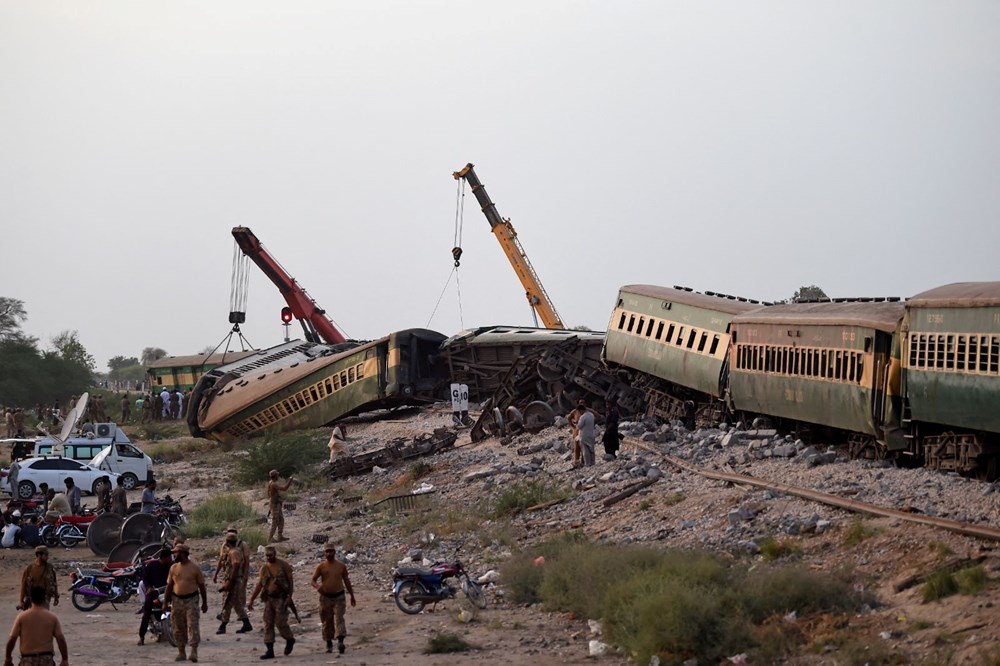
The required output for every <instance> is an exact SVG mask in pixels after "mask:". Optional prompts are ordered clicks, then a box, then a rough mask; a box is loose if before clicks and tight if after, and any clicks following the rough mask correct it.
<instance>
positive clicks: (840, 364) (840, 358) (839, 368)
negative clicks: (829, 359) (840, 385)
mask: <svg viewBox="0 0 1000 666" xmlns="http://www.w3.org/2000/svg"><path fill="white" fill-rule="evenodd" d="M843 372H844V352H842V351H837V360H836V365H835V369H834V371H833V378H834V379H837V380H842V379H844V375H843V374H842V373H843Z"/></svg>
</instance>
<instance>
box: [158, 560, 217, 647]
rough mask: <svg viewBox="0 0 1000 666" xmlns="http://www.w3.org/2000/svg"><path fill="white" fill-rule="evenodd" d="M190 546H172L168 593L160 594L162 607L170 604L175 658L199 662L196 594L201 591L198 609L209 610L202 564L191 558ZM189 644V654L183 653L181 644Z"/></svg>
mask: <svg viewBox="0 0 1000 666" xmlns="http://www.w3.org/2000/svg"><path fill="white" fill-rule="evenodd" d="M190 554H191V549H190V548H189V547H188V545H187V544H184V543H182V544H178V545H177V546H175V547H174V558H175V559H176V562H174V565H173V566H172V567H170V573H169V574H167V592H166V594H164V595H163V603H164V608H166V607H167V606H172V608H171V610H172V611H173V612H172V613H171V614H170V628H171V629H173V631H174V638H175V639H176V640H177V656H176V657H174V661H185V660H187V659H191V661H198V643H200V642H201V632H200V631H199V624H198V623H199V617H198V594H199V593H200V594H201V612H202V613H207V612H208V589H207V588H206V587H205V574H203V573H202V572H201V567H199V566H198V565H197V564H195V563H194V562H192V561H191V559H190ZM188 643H190V644H191V654H190V655H186V654H185V653H184V647H185V646H186V645H187V644H188Z"/></svg>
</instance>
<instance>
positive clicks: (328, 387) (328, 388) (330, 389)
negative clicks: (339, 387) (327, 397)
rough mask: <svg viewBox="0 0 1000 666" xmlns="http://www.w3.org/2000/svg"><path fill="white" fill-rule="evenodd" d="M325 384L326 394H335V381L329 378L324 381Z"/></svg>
mask: <svg viewBox="0 0 1000 666" xmlns="http://www.w3.org/2000/svg"><path fill="white" fill-rule="evenodd" d="M323 383H324V384H326V392H327V393H333V381H332V380H331V379H330V378H329V377H327V378H326V379H325V380H324V381H323Z"/></svg>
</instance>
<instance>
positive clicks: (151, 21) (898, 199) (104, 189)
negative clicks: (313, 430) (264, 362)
mask: <svg viewBox="0 0 1000 666" xmlns="http://www.w3.org/2000/svg"><path fill="white" fill-rule="evenodd" d="M998 118H1000V3H997V2H995V1H993V0H984V1H981V2H977V1H964V0H963V1H959V2H940V1H937V0H934V1H923V0H880V1H879V2H867V1H846V2H841V1H838V2H808V3H804V2H797V1H794V0H790V1H788V2H779V1H771V0H761V1H757V2H675V1H673V0H656V1H651V2H645V1H638V0H637V1H628V0H623V1H621V2H611V1H610V0H609V1H605V2H585V1H575V2H570V1H567V0H547V1H545V2H538V1H530V2H529V1H523V0H507V1H505V2H502V3H501V2H493V3H486V2H483V3H467V2H466V3H460V2H440V1H433V0H428V1H420V2H413V1H412V0H407V1H391V2H390V1H380V0H371V1H368V2H338V1H335V0H326V1H321V2H307V1H304V0H285V1H283V2H280V3H276V2H258V1H256V0H238V1H237V0H216V1H205V0H198V1H184V0H174V1H172V2H169V3H167V2H134V1H132V0H127V1H126V0H122V1H116V2H111V1H108V2H98V1H81V0H65V1H40V2H23V1H20V0H0V233H2V241H0V247H2V248H3V249H2V250H0V252H2V256H0V296H6V297H10V298H17V299H20V300H22V301H23V302H24V305H25V309H26V310H27V314H28V319H27V321H26V322H25V324H24V326H23V329H24V330H25V331H26V332H27V333H29V334H31V335H34V336H36V337H38V338H39V340H40V343H41V346H42V347H43V348H44V347H48V346H49V345H50V340H51V339H52V338H53V337H54V336H55V335H57V334H58V333H60V332H61V331H64V330H75V331H77V332H78V334H79V339H80V341H81V342H82V343H83V345H84V346H85V347H86V348H87V350H88V351H89V352H90V353H91V354H92V355H93V356H94V357H95V359H96V361H97V365H98V370H102V371H106V370H107V366H106V364H107V360H108V359H109V358H111V357H113V356H118V355H122V356H139V355H140V354H141V352H142V350H143V349H144V348H146V347H160V348H162V349H165V350H166V351H167V352H168V353H170V354H173V355H186V354H195V353H198V352H200V351H202V350H203V349H205V348H210V347H215V346H216V345H220V344H221V345H223V347H225V345H226V339H227V337H228V335H229V333H230V332H231V328H232V327H231V325H230V324H229V322H228V316H229V308H230V294H231V286H232V273H233V249H234V247H233V239H232V236H231V233H230V230H231V229H232V227H234V226H238V225H242V226H247V227H250V228H251V230H252V231H253V232H254V233H255V234H256V235H257V236H258V238H260V240H261V241H262V242H263V243H264V245H265V246H266V248H267V249H268V251H269V252H271V253H272V254H273V256H274V257H275V258H277V259H278V261H279V262H280V263H281V264H282V265H283V266H284V268H285V269H286V270H287V271H288V272H289V273H290V274H291V275H292V276H294V277H295V278H296V279H297V280H298V282H299V283H300V284H301V285H302V286H303V287H304V288H305V289H306V290H307V291H308V292H309V294H310V295H311V296H312V297H313V298H314V299H315V300H316V301H317V302H318V303H319V304H320V305H321V306H322V307H323V308H325V309H326V310H327V311H328V312H329V314H330V315H331V317H332V318H333V320H334V322H335V323H336V324H337V325H338V326H339V327H340V328H341V330H343V331H344V333H345V334H346V335H347V336H348V337H352V338H355V339H372V338H377V337H380V336H383V335H386V334H388V333H389V332H391V331H395V330H400V329H405V328H413V327H427V328H431V329H434V330H437V331H440V332H442V333H445V334H447V335H451V334H454V333H456V332H458V331H459V330H461V329H463V328H470V327H474V326H486V325H493V324H512V325H531V323H532V316H531V311H530V309H529V307H528V305H527V303H526V301H525V298H524V290H523V289H522V288H521V286H520V283H519V282H518V280H517V278H516V276H515V274H514V272H513V270H512V269H511V267H510V265H509V264H508V263H507V259H506V257H505V256H504V254H503V252H502V250H501V248H500V246H499V244H498V243H497V241H496V239H495V238H493V237H492V235H491V234H490V232H489V227H488V224H487V222H486V219H485V217H484V216H483V215H482V213H481V212H480V211H479V208H478V206H477V205H476V202H475V199H474V197H473V196H472V194H471V192H469V191H468V190H467V191H466V196H465V199H464V206H459V202H460V201H461V199H459V196H458V195H459V189H458V183H456V181H455V180H453V178H452V176H451V174H452V172H453V171H456V170H458V169H460V168H461V167H463V166H464V165H465V164H466V163H467V162H473V163H475V165H476V172H477V174H478V176H479V178H480V179H481V180H482V182H483V183H484V185H485V187H486V191H487V192H488V193H489V195H490V197H491V198H492V199H493V201H494V202H495V203H496V206H497V210H498V211H499V213H500V214H501V215H502V216H503V217H505V218H508V217H509V218H510V219H511V222H512V224H513V225H514V228H515V229H516V230H517V232H518V234H519V239H520V241H521V243H522V245H523V247H524V249H525V251H526V253H527V255H528V257H529V258H530V261H531V263H532V264H533V265H534V268H535V270H536V271H537V273H538V275H539V277H540V278H541V281H542V283H543V284H544V286H545V288H546V290H547V292H548V293H549V295H550V296H551V298H552V301H553V302H554V304H555V306H556V309H557V310H558V311H559V313H560V314H561V316H562V318H563V320H564V321H565V322H566V324H567V325H568V326H580V325H582V326H588V327H590V328H593V329H597V330H601V329H605V328H606V327H607V322H608V317H609V316H610V313H611V310H612V308H613V306H614V303H615V300H616V294H617V290H618V288H619V287H620V286H622V285H626V284H638V283H645V284H656V285H667V286H670V285H685V286H689V287H692V288H694V289H695V290H697V291H706V290H711V291H717V292H723V293H729V294H736V295H739V296H745V297H749V298H757V299H762V300H775V299H783V298H788V297H790V296H791V295H792V294H793V293H794V292H795V290H797V289H798V288H799V287H800V286H804V285H813V284H815V285H818V286H819V287H821V288H822V289H824V290H825V291H826V293H827V294H829V295H830V296H902V297H906V296H911V295H913V294H916V293H919V292H921V291H924V290H926V289H929V288H932V287H935V286H939V285H942V284H947V283H951V282H959V281H979V280H997V279H1000V275H998V269H997V249H998V248H1000V182H998V181H1000V130H998V124H997V119H998ZM459 211H461V214H459ZM459 220H460V221H461V245H462V247H463V250H464V254H463V257H462V262H461V267H460V268H459V269H458V270H457V271H453V265H452V264H453V262H452V257H451V248H452V247H453V245H454V244H455V236H456V226H457V224H456V223H457V221H459ZM456 275H457V280H456V279H455V276H456ZM439 299H440V302H439ZM282 305H284V302H283V300H282V299H281V296H280V294H279V293H278V290H277V288H276V287H274V286H273V285H272V284H271V283H270V282H269V281H268V280H267V279H266V278H265V277H264V275H263V274H262V273H261V272H260V271H259V270H256V268H254V269H253V270H252V271H251V274H250V280H249V290H248V294H247V309H246V318H247V321H246V323H245V324H244V325H243V326H242V333H243V335H244V338H245V339H246V340H247V341H248V342H249V343H250V344H251V345H253V346H255V347H268V346H271V345H275V344H279V343H280V342H281V341H282V340H283V335H284V332H283V329H282V327H281V324H280V319H279V313H280V310H281V307H282ZM432 315H433V316H432ZM292 337H293V338H295V337H302V336H301V330H300V329H298V327H297V326H294V327H293V328H292ZM235 339H236V338H235V337H234V338H233V340H235ZM230 343H231V348H232V347H233V346H235V347H237V348H238V347H239V343H238V342H233V341H232V340H231V341H230Z"/></svg>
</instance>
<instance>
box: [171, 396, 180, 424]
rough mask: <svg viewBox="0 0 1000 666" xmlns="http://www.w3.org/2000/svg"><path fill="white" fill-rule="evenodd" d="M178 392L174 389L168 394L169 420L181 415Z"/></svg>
mask: <svg viewBox="0 0 1000 666" xmlns="http://www.w3.org/2000/svg"><path fill="white" fill-rule="evenodd" d="M180 401H181V398H180V391H178V390H177V389H174V390H173V391H171V393H170V418H172V419H176V418H178V417H180V415H181V402H180Z"/></svg>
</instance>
